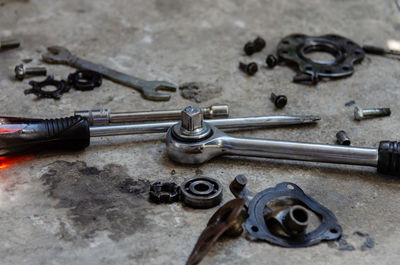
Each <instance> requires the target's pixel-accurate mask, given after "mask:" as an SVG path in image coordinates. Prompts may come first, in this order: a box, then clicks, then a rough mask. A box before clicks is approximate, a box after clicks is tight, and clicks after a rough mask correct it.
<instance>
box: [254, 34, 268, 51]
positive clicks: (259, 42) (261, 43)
mask: <svg viewBox="0 0 400 265" xmlns="http://www.w3.org/2000/svg"><path fill="white" fill-rule="evenodd" d="M253 44H254V48H255V52H259V51H261V50H262V49H264V48H265V46H266V45H267V43H266V42H265V40H264V39H263V38H261V37H257V38H256V39H255V40H254V41H253Z"/></svg>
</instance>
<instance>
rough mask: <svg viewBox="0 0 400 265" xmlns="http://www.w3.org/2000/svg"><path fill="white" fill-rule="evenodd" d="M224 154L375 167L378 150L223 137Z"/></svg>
mask: <svg viewBox="0 0 400 265" xmlns="http://www.w3.org/2000/svg"><path fill="white" fill-rule="evenodd" d="M222 142H223V144H222V145H223V147H222V148H223V149H224V150H223V151H224V152H223V153H224V154H230V155H245V156H257V157H267V158H278V159H291V160H301V161H313V162H327V163H336V164H350V165H364V166H377V163H378V149H377V148H367V147H349V146H340V145H327V144H314V143H298V142H289V141H279V140H264V139H252V138H236V137H230V136H227V137H224V138H223V139H222Z"/></svg>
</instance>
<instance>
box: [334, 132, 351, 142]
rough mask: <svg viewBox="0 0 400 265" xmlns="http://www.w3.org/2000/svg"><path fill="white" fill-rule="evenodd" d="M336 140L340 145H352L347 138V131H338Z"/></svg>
mask: <svg viewBox="0 0 400 265" xmlns="http://www.w3.org/2000/svg"><path fill="white" fill-rule="evenodd" d="M336 140H337V143H338V144H340V145H350V144H351V141H350V138H349V137H348V136H347V134H346V132H345V131H338V132H337V133H336Z"/></svg>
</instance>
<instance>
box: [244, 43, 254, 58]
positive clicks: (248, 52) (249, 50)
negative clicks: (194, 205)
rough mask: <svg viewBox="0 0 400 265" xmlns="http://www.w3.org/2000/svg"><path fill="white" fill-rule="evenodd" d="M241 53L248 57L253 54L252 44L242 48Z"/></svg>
mask: <svg viewBox="0 0 400 265" xmlns="http://www.w3.org/2000/svg"><path fill="white" fill-rule="evenodd" d="M243 51H244V53H246V54H247V55H249V56H250V55H252V54H253V53H255V47H254V43H253V42H251V41H249V42H247V43H246V44H245V45H244V47H243Z"/></svg>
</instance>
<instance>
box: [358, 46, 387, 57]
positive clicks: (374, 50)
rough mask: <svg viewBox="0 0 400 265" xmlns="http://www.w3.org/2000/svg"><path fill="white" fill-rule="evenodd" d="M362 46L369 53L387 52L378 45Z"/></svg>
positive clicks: (380, 53) (382, 53) (379, 53)
mask: <svg viewBox="0 0 400 265" xmlns="http://www.w3.org/2000/svg"><path fill="white" fill-rule="evenodd" d="M362 48H363V50H364V52H366V53H369V54H376V55H385V53H386V51H385V49H383V48H381V47H377V46H370V45H364V46H363V47H362Z"/></svg>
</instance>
